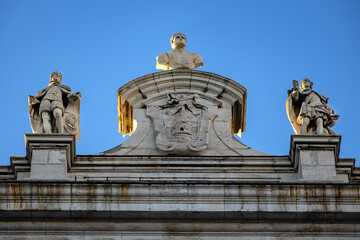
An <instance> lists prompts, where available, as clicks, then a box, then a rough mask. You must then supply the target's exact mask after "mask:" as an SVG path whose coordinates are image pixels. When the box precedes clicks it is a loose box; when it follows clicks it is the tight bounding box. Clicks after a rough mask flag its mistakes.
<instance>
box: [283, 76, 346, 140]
mask: <svg viewBox="0 0 360 240" xmlns="http://www.w3.org/2000/svg"><path fill="white" fill-rule="evenodd" d="M298 84H299V83H298V81H296V80H294V81H293V88H292V89H291V90H288V99H287V100H286V110H287V115H288V118H289V120H290V123H291V125H292V126H293V128H294V131H295V133H296V134H317V135H322V134H325V135H335V134H336V133H335V132H334V131H333V130H332V129H331V127H333V126H334V125H335V124H336V122H337V120H338V119H339V115H337V114H335V113H334V110H332V109H331V108H330V107H329V105H328V104H327V102H328V98H327V97H325V96H323V95H321V94H319V93H317V92H315V91H313V90H312V87H313V83H312V82H311V81H310V80H309V79H307V78H304V79H303V80H302V81H301V83H300V89H301V91H299V87H298Z"/></svg>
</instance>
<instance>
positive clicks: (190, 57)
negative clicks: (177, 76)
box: [156, 33, 204, 70]
mask: <svg viewBox="0 0 360 240" xmlns="http://www.w3.org/2000/svg"><path fill="white" fill-rule="evenodd" d="M170 43H171V47H172V49H173V51H172V52H166V53H163V54H161V55H160V56H158V57H157V58H156V61H157V64H156V68H157V69H163V70H171V69H177V68H186V69H195V68H197V67H201V66H203V65H204V64H203V61H202V58H201V56H200V54H198V53H192V52H187V51H185V46H186V36H185V34H183V33H175V34H174V35H172V37H171V39H170Z"/></svg>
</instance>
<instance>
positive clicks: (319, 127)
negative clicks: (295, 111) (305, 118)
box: [316, 117, 324, 135]
mask: <svg viewBox="0 0 360 240" xmlns="http://www.w3.org/2000/svg"><path fill="white" fill-rule="evenodd" d="M323 124H324V120H323V119H322V118H321V117H319V118H317V119H316V134H317V135H322V134H324V125H323Z"/></svg>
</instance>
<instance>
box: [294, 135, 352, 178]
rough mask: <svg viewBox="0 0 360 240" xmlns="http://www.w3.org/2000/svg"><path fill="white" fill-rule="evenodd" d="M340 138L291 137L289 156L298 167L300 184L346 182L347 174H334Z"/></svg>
mask: <svg viewBox="0 0 360 240" xmlns="http://www.w3.org/2000/svg"><path fill="white" fill-rule="evenodd" d="M340 138H341V137H340V136H328V135H323V136H319V135H311V136H308V135H292V137H291V150H290V155H291V157H292V159H293V161H294V162H295V165H299V167H298V173H299V176H298V177H299V181H300V182H348V181H349V179H348V175H347V174H338V173H337V172H336V166H335V165H336V162H337V160H338V157H339V149H340Z"/></svg>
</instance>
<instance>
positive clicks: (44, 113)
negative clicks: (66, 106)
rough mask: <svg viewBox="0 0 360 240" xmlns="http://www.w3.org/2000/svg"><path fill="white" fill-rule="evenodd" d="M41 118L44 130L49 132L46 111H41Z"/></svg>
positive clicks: (49, 126) (48, 118) (49, 125)
mask: <svg viewBox="0 0 360 240" xmlns="http://www.w3.org/2000/svg"><path fill="white" fill-rule="evenodd" d="M41 118H42V121H43V125H44V132H45V133H51V124H50V114H49V113H48V112H43V113H42V114H41Z"/></svg>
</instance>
